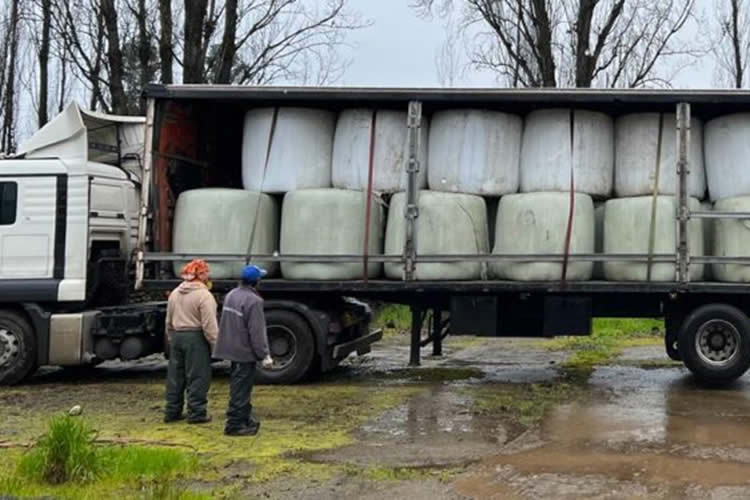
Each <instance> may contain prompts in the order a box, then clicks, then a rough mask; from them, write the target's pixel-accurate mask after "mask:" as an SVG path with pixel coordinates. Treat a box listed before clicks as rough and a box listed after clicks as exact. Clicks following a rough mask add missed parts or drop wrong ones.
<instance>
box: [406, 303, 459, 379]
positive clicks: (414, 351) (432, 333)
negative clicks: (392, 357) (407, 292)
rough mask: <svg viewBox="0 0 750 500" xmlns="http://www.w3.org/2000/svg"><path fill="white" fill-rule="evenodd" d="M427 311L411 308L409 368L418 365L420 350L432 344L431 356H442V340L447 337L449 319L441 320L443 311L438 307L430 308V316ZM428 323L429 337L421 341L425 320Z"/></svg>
mask: <svg viewBox="0 0 750 500" xmlns="http://www.w3.org/2000/svg"><path fill="white" fill-rule="evenodd" d="M427 311H428V310H427V309H423V308H419V307H412V308H411V345H410V351H409V366H419V365H420V355H421V348H422V347H425V346H427V345H428V344H432V355H433V356H442V355H443V339H444V338H445V337H447V336H448V333H449V324H450V319H448V320H444V319H443V310H442V309H440V308H439V307H435V308H432V313H431V315H428V313H427ZM428 318H429V319H430V322H429V323H428V328H429V336H428V337H427V338H426V339H424V340H422V327H423V326H424V322H425V320H426V319H428Z"/></svg>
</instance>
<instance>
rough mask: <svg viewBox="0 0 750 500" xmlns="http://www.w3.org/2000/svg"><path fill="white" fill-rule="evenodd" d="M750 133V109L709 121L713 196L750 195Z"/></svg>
mask: <svg viewBox="0 0 750 500" xmlns="http://www.w3.org/2000/svg"><path fill="white" fill-rule="evenodd" d="M749 137H750V113H737V114H733V115H727V116H722V117H719V118H716V119H714V120H711V121H709V122H708V123H706V131H705V138H704V139H705V148H706V177H707V178H708V192H709V195H710V196H711V200H713V201H716V200H723V199H724V198H734V197H738V196H750V140H748V138H749ZM691 138H692V137H691Z"/></svg>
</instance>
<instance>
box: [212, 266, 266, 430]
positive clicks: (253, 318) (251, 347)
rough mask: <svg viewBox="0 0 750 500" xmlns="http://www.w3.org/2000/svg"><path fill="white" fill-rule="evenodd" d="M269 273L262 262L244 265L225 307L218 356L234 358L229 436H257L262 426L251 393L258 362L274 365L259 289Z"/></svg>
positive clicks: (225, 300)
mask: <svg viewBox="0 0 750 500" xmlns="http://www.w3.org/2000/svg"><path fill="white" fill-rule="evenodd" d="M265 275H266V271H265V270H263V269H261V268H260V267H258V266H254V265H247V266H245V267H243V268H242V275H241V278H240V284H239V286H238V287H237V288H235V289H233V290H232V291H231V292H229V293H228V294H227V296H226V298H225V299H224V305H223V308H222V311H221V321H220V323H219V337H218V339H217V341H216V348H215V349H214V357H215V358H219V359H225V360H228V361H231V362H232V369H231V379H230V383H229V406H228V407H227V421H226V425H225V427H224V434H226V435H227V436H254V435H256V434H257V433H258V430H259V429H260V422H258V421H257V420H255V419H253V418H252V409H253V407H252V404H251V403H250V397H251V393H252V390H253V379H254V377H255V368H256V365H257V363H258V362H261V363H262V365H263V368H266V369H270V368H272V367H273V360H272V359H271V355H270V352H269V350H268V336H267V335H266V318H265V315H264V313H263V299H262V298H261V297H260V295H259V294H258V292H257V290H256V287H257V285H258V282H259V281H260V280H261V279H262V278H263V277H264V276H265Z"/></svg>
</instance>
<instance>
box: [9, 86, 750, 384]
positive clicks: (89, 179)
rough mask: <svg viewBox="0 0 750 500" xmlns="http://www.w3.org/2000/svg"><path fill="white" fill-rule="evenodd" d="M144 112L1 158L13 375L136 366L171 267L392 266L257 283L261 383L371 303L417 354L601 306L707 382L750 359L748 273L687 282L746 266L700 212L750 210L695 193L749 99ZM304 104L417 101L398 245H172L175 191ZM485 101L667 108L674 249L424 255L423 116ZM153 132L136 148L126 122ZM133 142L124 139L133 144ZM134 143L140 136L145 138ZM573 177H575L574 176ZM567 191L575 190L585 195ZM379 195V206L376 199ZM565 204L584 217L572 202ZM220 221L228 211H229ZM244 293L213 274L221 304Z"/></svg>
mask: <svg viewBox="0 0 750 500" xmlns="http://www.w3.org/2000/svg"><path fill="white" fill-rule="evenodd" d="M144 99H145V100H146V110H147V112H146V117H145V119H141V118H129V117H115V116H107V115H101V114H98V113H91V112H86V111H83V110H81V109H80V108H78V107H77V106H71V107H69V108H68V109H67V110H66V111H65V112H64V113H63V114H62V115H60V116H58V117H57V118H56V119H54V120H53V121H52V122H51V123H49V124H48V125H46V126H45V127H44V128H42V129H41V130H40V131H39V132H38V133H37V134H35V135H34V136H33V137H32V138H31V139H30V140H29V141H28V142H27V143H26V144H24V145H23V146H22V147H21V148H20V149H19V152H18V153H17V154H15V155H13V156H12V157H8V158H6V159H3V160H2V161H0V242H2V243H1V246H0V383H3V384H14V383H19V382H21V381H23V380H24V379H25V378H27V377H28V376H29V375H31V374H32V373H33V372H34V371H35V370H36V369H37V368H38V367H40V366H43V365H59V366H77V365H86V364H96V363H98V362H101V361H103V360H111V359H121V360H133V359H137V358H140V357H143V356H147V355H151V354H154V353H160V352H163V351H164V350H165V342H164V315H165V302H164V297H165V294H166V293H167V292H168V291H169V290H171V289H173V288H174V287H175V286H176V285H177V284H178V283H179V278H178V277H177V276H175V273H174V263H175V262H183V261H186V260H190V259H193V258H203V259H206V260H208V261H209V262H215V261H221V262H227V261H234V262H248V261H250V260H251V259H253V260H255V259H257V260H263V261H270V262H278V263H282V264H283V263H288V262H318V263H342V262H348V263H362V264H363V266H364V269H367V265H368V263H372V262H377V263H388V264H392V265H394V264H395V265H399V266H401V267H402V269H403V275H402V278H401V279H398V280H394V279H390V280H387V279H382V278H375V279H370V278H368V276H367V273H366V272H365V273H364V274H363V276H362V278H361V279H353V280H296V279H284V278H283V277H278V278H272V279H267V280H264V281H263V282H262V283H261V285H260V288H259V290H260V293H261V294H262V295H263V297H264V299H265V309H266V317H267V329H268V336H269V343H270V348H271V352H272V356H273V358H274V361H275V362H274V366H273V367H272V368H271V369H268V370H263V371H262V378H263V380H264V381H266V382H277V383H294V382H298V381H300V380H303V379H305V378H306V377H308V376H310V375H312V374H314V373H319V372H322V371H327V370H330V369H332V368H333V367H335V366H336V365H337V364H338V363H339V362H340V361H341V360H343V359H344V358H346V357H347V356H349V355H350V354H352V353H355V352H356V353H357V354H364V353H367V352H369V350H370V349H371V345H372V344H373V343H374V342H376V341H378V340H379V339H380V338H381V337H382V332H381V331H379V330H376V329H373V328H372V321H371V320H372V317H373V313H372V308H371V307H370V305H369V304H371V303H373V302H378V303H395V304H402V305H406V306H409V307H410V309H411V314H412V325H411V332H410V333H411V336H410V341H411V349H410V358H409V363H410V364H411V365H418V364H419V362H420V352H421V349H422V348H424V347H426V346H428V345H430V344H431V345H432V349H433V352H434V353H435V354H441V349H442V345H441V344H442V340H443V339H444V338H445V336H446V335H448V334H452V335H487V336H498V337H551V336H555V335H589V334H591V330H592V319H593V318H595V317H631V318H638V317H649V318H664V319H665V339H664V341H665V350H666V353H667V355H668V356H669V357H670V358H672V359H675V360H681V361H683V362H684V363H685V365H686V366H687V368H688V369H689V370H690V371H691V372H692V373H693V374H694V375H695V376H696V377H697V378H698V379H700V380H704V381H708V382H728V381H731V380H734V379H736V378H738V377H740V376H742V375H743V374H744V373H745V372H746V370H747V369H748V367H750V319H748V315H750V301H748V298H747V293H746V292H747V291H748V286H747V284H743V283H726V282H724V283H721V282H715V281H694V280H692V279H691V272H690V270H691V266H696V265H706V264H712V263H723V264H750V258H747V257H742V256H702V255H692V254H691V252H690V247H689V244H688V241H689V236H690V235H689V228H690V224H689V223H690V221H692V220H696V219H707V218H710V219H720V218H728V219H740V220H744V219H750V213H741V212H736V211H735V212H731V213H729V212H718V211H703V210H695V209H693V208H691V207H690V206H689V203H688V192H687V184H688V176H689V171H690V165H689V154H688V150H689V147H690V146H689V144H690V134H691V130H690V125H689V124H690V123H691V115H692V116H694V117H695V116H697V117H700V118H702V119H703V120H708V119H711V118H713V117H716V116H720V115H722V114H729V113H736V112H738V111H750V93H748V92H744V91H679V90H593V89H585V90H582V89H576V90H558V89H524V90H519V89H395V88H393V89H390V88H389V89H384V88H309V87H308V88H305V87H243V86H222V85H156V84H153V85H150V86H148V87H147V88H146V89H145V91H144ZM287 106H289V107H310V108H319V109H328V110H333V111H338V110H342V109H347V108H354V107H357V108H369V109H387V110H401V111H405V112H406V115H405V116H406V117H407V123H406V130H407V148H406V149H407V155H406V158H405V159H404V161H403V168H404V169H405V170H406V175H407V181H408V182H407V186H406V195H405V196H406V203H405V209H404V211H403V217H404V219H405V222H406V223H405V235H404V245H403V250H402V251H399V252H398V253H392V254H379V255H372V254H367V252H363V254H351V255H340V254H337V255H320V254H316V255H295V254H284V253H279V252H274V253H272V254H267V255H250V252H249V251H248V252H247V253H238V254H226V253H222V254H186V253H177V252H174V251H173V250H172V230H173V222H174V208H175V202H176V199H177V198H178V196H179V195H180V194H181V193H182V192H185V191H187V190H191V189H196V188H205V187H234V188H237V187H241V177H242V175H241V171H240V170H241V168H240V163H241V162H240V156H241V147H240V144H241V141H242V138H241V134H242V125H243V118H244V116H245V113H246V112H247V111H248V110H250V109H253V108H263V107H265V108H268V107H270V108H274V107H287ZM469 108H471V109H477V108H480V109H489V110H502V111H505V112H513V113H516V114H518V115H520V116H523V115H526V114H528V113H531V112H533V111H534V110H537V109H544V108H562V109H568V110H579V109H580V110H594V111H599V112H604V113H607V114H608V115H610V116H615V117H616V116H619V115H623V114H626V113H634V112H648V113H673V114H676V117H677V120H676V124H675V134H676V141H677V145H676V151H677V153H678V154H677V158H676V161H675V164H674V165H669V166H667V167H665V168H669V169H670V171H672V172H674V173H675V174H676V176H677V179H678V186H677V187H678V189H677V192H676V194H675V199H676V203H677V209H676V211H675V214H674V216H675V218H674V223H675V230H676V232H677V233H676V234H677V238H676V242H677V243H676V245H675V248H674V250H673V251H671V252H669V253H654V252H649V253H639V254H635V253H628V254H612V253H609V254H604V253H570V252H568V251H567V250H566V251H564V252H559V253H552V254H540V253H530V254H526V255H519V254H517V253H514V254H498V253H481V254H471V255H467V254H446V253H432V254H424V253H420V252H418V251H417V244H416V242H417V238H418V234H417V230H416V224H417V221H418V219H419V217H420V212H419V205H418V196H419V190H418V175H419V172H420V168H423V167H424V164H425V158H423V152H422V150H421V148H420V144H419V143H420V129H421V127H422V126H423V123H424V120H423V119H424V118H425V117H427V116H430V115H431V114H433V113H436V112H438V111H441V110H446V109H469ZM138 127H140V128H142V130H144V135H143V137H142V142H143V147H142V149H141V150H137V151H133V148H132V144H133V143H134V142H137V141H135V140H128V134H127V133H126V132H125V130H130V131H131V133H132V130H133V129H134V128H138ZM128 147H130V150H128ZM136 149H138V148H136ZM571 184H572V183H571ZM572 194H573V193H572V187H571V197H572ZM372 195H373V194H372V189H371V188H368V193H367V196H368V199H369V197H370V196H372ZM571 212H572V211H571ZM216 223H217V224H220V223H221V221H217V222H216ZM612 261H620V262H633V263H648V264H649V265H651V264H654V263H665V264H672V265H674V267H675V275H674V279H671V280H668V281H651V280H645V281H644V280H639V281H604V280H593V279H592V280H585V281H573V280H566V279H565V275H564V273H563V276H562V277H561V279H559V280H544V281H512V280H501V279H492V278H491V277H487V276H483V278H482V279H479V280H471V281H466V280H450V279H433V280H419V279H416V273H415V270H416V267H417V266H418V265H419V264H423V263H465V262H475V263H484V264H487V263H498V262H509V263H519V262H520V263H523V262H549V263H557V264H561V265H562V266H563V267H565V266H567V265H569V264H572V263H575V262H598V263H602V262H612ZM234 285H235V283H234V281H233V280H214V282H213V283H212V291H214V292H215V293H216V294H217V296H218V297H219V299H220V298H221V295H222V294H223V293H225V292H226V291H228V290H229V289H230V288H231V287H233V286H234Z"/></svg>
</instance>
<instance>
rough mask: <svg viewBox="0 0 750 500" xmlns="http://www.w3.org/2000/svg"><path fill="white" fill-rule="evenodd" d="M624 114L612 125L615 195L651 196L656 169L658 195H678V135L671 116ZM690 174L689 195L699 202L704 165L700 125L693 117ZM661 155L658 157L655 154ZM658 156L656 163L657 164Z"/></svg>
mask: <svg viewBox="0 0 750 500" xmlns="http://www.w3.org/2000/svg"><path fill="white" fill-rule="evenodd" d="M659 121H660V117H659V113H638V114H632V115H624V116H621V117H620V118H618V119H617V122H616V123H615V193H616V194H617V196H619V197H626V196H642V195H649V194H652V193H653V191H654V180H655V179H656V170H657V168H658V170H659V186H658V192H659V194H669V195H674V194H676V193H677V188H678V186H679V184H678V176H677V168H676V165H677V154H676V149H677V133H676V119H675V115H674V114H673V113H671V114H670V113H665V114H663V115H662V118H661V123H662V126H661V146H659V142H660V141H659ZM690 129H691V130H690V133H691V135H690V154H689V157H688V159H689V161H690V173H689V174H688V194H689V196H693V197H695V198H698V199H702V198H703V195H704V194H706V171H705V168H704V165H703V122H701V120H699V119H697V118H693V119H692V121H691V126H690ZM660 149H661V151H660V154H657V151H659V150H660ZM657 156H658V161H657Z"/></svg>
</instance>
